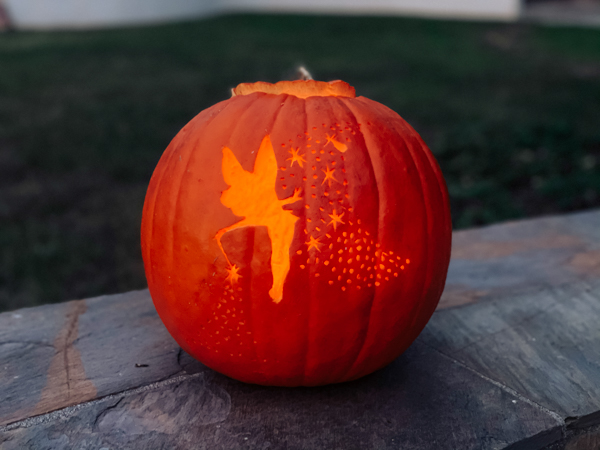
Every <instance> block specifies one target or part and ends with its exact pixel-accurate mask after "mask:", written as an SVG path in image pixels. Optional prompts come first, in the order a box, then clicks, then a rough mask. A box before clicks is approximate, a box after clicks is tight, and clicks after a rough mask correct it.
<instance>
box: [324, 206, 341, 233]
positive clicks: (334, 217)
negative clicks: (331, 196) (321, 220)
mask: <svg viewBox="0 0 600 450" xmlns="http://www.w3.org/2000/svg"><path fill="white" fill-rule="evenodd" d="M344 214H345V213H341V214H337V213H336V212H335V209H334V210H333V214H329V217H331V222H329V223H328V224H327V225H333V229H334V230H336V229H337V228H336V227H337V224H338V223H341V224H342V225H343V224H344V222H342V216H343V215H344Z"/></svg>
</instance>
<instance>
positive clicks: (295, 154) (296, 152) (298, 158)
mask: <svg viewBox="0 0 600 450" xmlns="http://www.w3.org/2000/svg"><path fill="white" fill-rule="evenodd" d="M290 155H292V157H291V158H288V159H286V161H292V162H291V163H290V167H291V166H293V165H294V163H295V162H297V163H298V165H299V166H300V167H304V166H303V164H302V163H305V162H306V160H305V159H304V155H301V154H300V147H298V148H294V147H292V149H291V150H290Z"/></svg>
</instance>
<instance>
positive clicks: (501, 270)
mask: <svg viewBox="0 0 600 450" xmlns="http://www.w3.org/2000/svg"><path fill="white" fill-rule="evenodd" d="M599 427H600V211H592V212H587V213H580V214H573V215H567V216H561V217H551V218H543V219H536V220H530V221H522V222H514V223H508V224H503V225H497V226H492V227H486V228H482V229H477V230H468V231H460V232H457V233H455V234H454V245H453V258H452V263H451V268H450V271H449V277H448V283H447V290H446V291H445V293H444V296H443V298H442V301H441V302H440V306H439V308H438V310H437V311H436V313H435V314H434V316H433V318H432V320H431V322H430V323H429V325H428V326H427V328H426V329H425V331H424V332H423V334H422V335H421V336H420V337H419V339H418V340H417V341H416V343H415V344H414V345H413V346H412V347H411V348H410V349H409V351H407V352H406V353H405V354H404V355H402V356H401V357H400V358H398V359H397V360H396V361H395V362H394V363H393V364H392V365H390V366H389V367H387V368H386V369H384V370H382V371H379V372H378V373H376V374H373V375H371V376H368V377H365V378H364V379H362V380H358V381H356V382H352V383H347V384H343V385H337V386H328V387H322V388H312V389H282V388H265V387H259V386H252V385H245V384H242V383H238V382H236V381H233V380H230V379H228V378H226V377H224V376H221V375H219V374H215V373H214V372H213V371H211V370H210V369H207V368H205V367H204V366H202V365H201V364H200V363H198V362H196V361H194V360H192V359H191V358H190V357H189V356H188V355H186V354H185V353H184V352H182V351H181V350H180V348H179V347H178V346H177V344H176V343H175V342H174V341H173V340H172V338H171V337H170V336H169V334H168V333H167V331H166V330H165V328H164V327H163V325H162V323H161V322H160V320H159V319H158V316H157V315H156V312H155V310H154V307H153V305H152V302H151V299H150V297H149V295H148V293H147V291H137V292H130V293H127V294H121V295H114V296H106V297H99V298H95V299H87V300H79V301H73V302H67V303H63V304H59V305H48V306H41V307H37V308H30V309H23V310H19V311H15V312H9V313H4V314H0V448H2V449H13V448H14V449H22V448H25V449H27V448H32V449H39V448H52V449H54V448H59V449H60V448H65V449H67V448H103V447H105V448H134V449H135V448H144V449H145V448H168V449H171V448H182V449H183V448H194V449H196V448H226V449H233V448H267V447H268V448H270V449H273V448H311V449H312V448H344V449H350V448H361V449H362V448H403V449H430V448H436V449H446V448H447V449H470V448H472V449H480V448H481V449H501V448H511V449H515V448H523V449H542V448H548V449H552V450H558V449H565V448H568V449H570V450H573V449H577V450H580V449H596V450H597V449H598V448H600V431H599V430H600V428H599Z"/></svg>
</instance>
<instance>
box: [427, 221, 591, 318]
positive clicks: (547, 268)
mask: <svg viewBox="0 0 600 450" xmlns="http://www.w3.org/2000/svg"><path fill="white" fill-rule="evenodd" d="M452 239H453V242H452V260H451V262H450V269H449V271H448V279H447V282H446V289H445V290H444V294H443V295H442V299H441V301H440V305H439V307H438V310H439V309H444V308H452V307H456V306H461V305H466V304H469V303H473V302H476V301H479V300H484V299H486V298H492V297H494V298H495V297H498V296H507V297H508V296H510V295H514V294H516V293H519V292H520V293H526V292H532V291H536V290H538V289H539V288H543V287H548V286H561V285H566V284H569V283H576V282H580V281H586V280H588V281H594V280H598V279H600V211H598V210H594V211H587V212H584V213H577V214H570V215H565V216H557V217H545V218H541V219H534V220H524V221H518V222H508V223H504V224H500V225H493V226H489V227H484V228H479V229H473V230H465V231H458V232H455V233H454V234H453V236H452Z"/></svg>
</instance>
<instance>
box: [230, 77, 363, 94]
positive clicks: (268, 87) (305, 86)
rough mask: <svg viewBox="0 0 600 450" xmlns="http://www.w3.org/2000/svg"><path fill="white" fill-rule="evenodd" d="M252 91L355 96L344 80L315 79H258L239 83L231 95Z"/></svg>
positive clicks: (352, 89)
mask: <svg viewBox="0 0 600 450" xmlns="http://www.w3.org/2000/svg"><path fill="white" fill-rule="evenodd" d="M254 92H264V93H266V94H288V95H294V96H296V97H298V98H308V97H350V98H355V97H356V91H355V89H354V88H353V87H352V86H350V85H349V84H348V83H346V82H345V81H341V80H335V81H329V82H325V81H316V80H294V81H280V82H278V83H275V84H271V83H267V82H264V81H258V82H256V83H241V84H238V85H237V87H236V88H234V89H233V91H232V94H233V96H236V95H248V94H252V93H254Z"/></svg>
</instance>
